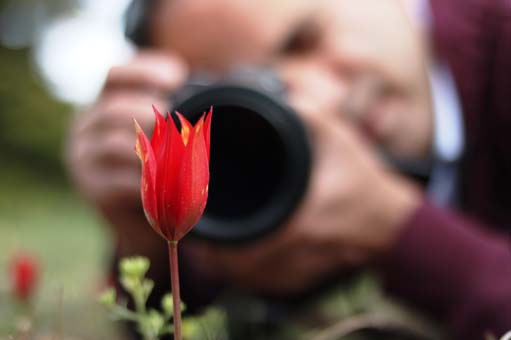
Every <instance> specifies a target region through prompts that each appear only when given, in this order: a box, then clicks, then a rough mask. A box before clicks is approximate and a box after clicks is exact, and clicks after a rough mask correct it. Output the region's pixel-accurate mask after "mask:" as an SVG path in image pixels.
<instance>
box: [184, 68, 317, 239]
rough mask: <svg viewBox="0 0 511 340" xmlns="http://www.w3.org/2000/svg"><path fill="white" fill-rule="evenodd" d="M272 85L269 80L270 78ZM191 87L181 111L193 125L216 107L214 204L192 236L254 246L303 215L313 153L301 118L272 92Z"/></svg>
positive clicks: (229, 84) (259, 87)
mask: <svg viewBox="0 0 511 340" xmlns="http://www.w3.org/2000/svg"><path fill="white" fill-rule="evenodd" d="M266 80H268V79H266ZM269 84H270V83H269V82H268V81H265V80H263V81H260V82H256V83H255V84H254V80H253V78H252V80H251V83H250V84H244V83H243V82H239V81H236V82H233V81H223V82H216V83H212V84H207V85H197V84H190V85H189V86H186V87H185V88H183V90H182V91H181V93H178V94H177V95H176V96H175V97H174V110H176V111H179V112H181V113H183V114H185V115H186V117H187V118H188V119H190V120H191V121H192V122H194V121H196V120H197V119H198V118H199V117H200V116H201V115H202V113H203V112H207V111H208V110H209V108H210V107H211V106H213V111H214V113H213V120H212V125H211V160H210V184H209V198H208V204H207V206H206V210H205V212H204V215H203V217H202V219H201V221H200V222H199V224H198V225H197V226H196V227H195V228H194V229H193V234H194V235H196V236H197V237H200V238H205V239H208V240H211V241H217V242H232V243H234V242H240V241H250V240H254V239H256V238H257V237H259V236H262V235H265V234H267V233H268V232H270V231H272V230H275V229H276V228H278V226H279V225H281V224H282V223H283V222H284V221H285V220H286V219H287V218H288V217H289V216H290V215H291V214H292V213H293V211H294V210H295V209H296V207H297V205H298V204H299V203H300V201H301V198H302V197H303V195H304V193H305V190H306V188H307V183H308V180H309V174H310V168H311V148H310V143H309V139H308V136H307V132H306V129H305V127H304V125H303V123H302V122H301V120H300V119H299V117H298V115H297V114H296V113H295V112H294V111H293V110H292V109H291V108H290V107H289V106H288V105H287V104H286V103H285V102H284V100H283V99H282V97H283V96H282V93H281V92H280V91H278V90H276V88H272V87H271V86H268V85H269Z"/></svg>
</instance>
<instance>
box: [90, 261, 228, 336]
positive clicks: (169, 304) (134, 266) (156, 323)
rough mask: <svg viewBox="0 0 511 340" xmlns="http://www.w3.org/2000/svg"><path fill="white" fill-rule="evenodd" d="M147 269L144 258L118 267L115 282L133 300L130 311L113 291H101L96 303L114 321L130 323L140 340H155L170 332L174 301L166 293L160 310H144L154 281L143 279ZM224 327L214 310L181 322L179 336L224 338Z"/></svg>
mask: <svg viewBox="0 0 511 340" xmlns="http://www.w3.org/2000/svg"><path fill="white" fill-rule="evenodd" d="M149 266H150V262H149V260H148V259H147V258H145V257H131V258H125V259H122V260H121V262H120V264H119V275H120V277H119V279H120V282H121V285H122V286H123V288H124V289H125V290H126V291H127V292H128V293H129V294H130V296H131V297H132V299H133V302H134V307H135V309H134V310H130V309H129V308H128V307H127V301H119V299H118V298H117V295H116V292H115V290H114V289H113V288H109V289H107V290H106V291H104V292H103V293H102V294H101V296H100V297H99V302H100V303H101V304H102V305H103V306H105V307H106V308H107V310H108V311H109V312H110V315H111V316H112V318H113V319H114V320H126V321H131V322H134V323H135V324H136V325H137V329H138V331H139V333H140V334H141V335H142V337H143V339H144V340H156V339H159V338H160V337H162V336H164V335H166V334H170V333H173V331H174V327H173V314H174V313H173V311H174V302H173V298H172V294H170V293H168V294H165V295H164V296H163V297H162V299H161V311H157V310H155V309H148V308H147V306H146V305H147V299H148V298H149V295H150V294H151V291H152V290H153V287H154V282H153V281H152V280H150V279H148V278H146V277H145V275H146V274H147V271H148V270H149ZM184 309H185V306H184V304H181V310H182V311H184ZM224 326H225V315H224V313H223V312H222V311H220V310H219V309H217V308H209V309H207V310H206V311H205V313H204V314H203V315H201V316H198V317H187V318H185V319H184V320H183V337H184V338H185V339H188V340H199V339H200V340H204V339H208V340H221V339H226V334H225V327H224Z"/></svg>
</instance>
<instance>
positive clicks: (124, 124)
mask: <svg viewBox="0 0 511 340" xmlns="http://www.w3.org/2000/svg"><path fill="white" fill-rule="evenodd" d="M186 77H187V69H186V67H185V65H184V64H183V63H182V62H181V61H180V60H179V59H178V58H177V57H172V56H168V55H163V54H157V53H156V52H143V53H140V54H139V55H137V56H136V57H135V58H134V59H133V60H132V61H131V62H130V63H129V64H127V65H124V66H119V67H114V68H112V69H111V71H110V73H109V75H108V78H107V81H106V84H105V87H104V89H103V92H102V93H101V96H100V97H99V99H98V101H97V102H96V103H95V104H94V105H93V106H92V107H91V108H90V109H89V110H88V111H86V112H83V113H82V114H80V115H79V116H78V117H77V119H76V120H75V122H74V125H73V126H72V129H71V131H70V134H69V143H68V150H67V160H68V164H69V169H70V172H71V175H72V177H73V179H74V180H75V182H76V184H77V186H78V188H79V189H80V190H81V191H82V193H83V194H84V195H85V196H86V197H87V198H88V199H89V200H90V201H91V202H92V203H93V204H94V205H96V206H98V207H99V208H100V209H101V211H102V212H103V213H104V214H105V216H106V218H107V219H108V220H109V222H110V223H111V224H112V225H113V226H114V228H115V229H116V231H117V233H118V235H116V237H117V238H118V239H119V242H120V243H121V248H122V247H123V244H126V245H125V247H124V248H125V249H126V251H127V252H133V251H134V249H131V250H128V249H129V248H130V247H131V245H130V244H131V243H133V244H135V243H139V244H140V245H142V244H144V243H146V244H147V243H151V242H149V241H148V242H143V241H141V238H142V239H144V238H147V239H148V240H149V239H150V240H153V239H154V235H151V233H152V234H154V233H153V232H152V230H150V228H149V227H147V228H144V227H145V225H144V224H146V222H145V219H144V216H143V214H142V210H141V208H140V207H141V203H140V164H139V161H138V159H137V157H136V155H135V152H134V150H133V147H134V144H135V130H134V127H133V118H136V119H137V121H138V122H139V123H140V124H141V126H142V127H143V128H144V129H145V130H146V131H147V132H148V133H149V129H150V128H151V127H152V125H153V119H154V114H153V112H152V109H151V105H153V104H154V105H156V106H157V107H158V108H159V109H160V110H166V109H168V105H169V103H168V102H167V100H168V97H169V94H170V93H171V92H172V91H174V90H175V89H176V88H178V87H180V86H181V85H182V83H183V82H184V80H185V79H186ZM130 230H131V232H130ZM144 235H146V236H144ZM128 243H129V244H128Z"/></svg>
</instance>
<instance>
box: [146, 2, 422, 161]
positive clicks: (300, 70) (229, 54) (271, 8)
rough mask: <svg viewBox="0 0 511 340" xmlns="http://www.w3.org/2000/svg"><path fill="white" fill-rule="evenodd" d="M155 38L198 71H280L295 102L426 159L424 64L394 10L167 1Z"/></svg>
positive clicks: (385, 5)
mask: <svg viewBox="0 0 511 340" xmlns="http://www.w3.org/2000/svg"><path fill="white" fill-rule="evenodd" d="M153 33H154V34H153V36H154V37H155V42H156V45H157V47H158V48H162V49H164V50H169V51H172V52H173V53H177V54H178V55H180V56H181V57H183V58H184V59H185V60H186V61H187V62H188V64H189V66H190V68H191V69H192V70H205V69H207V70H210V71H211V70H212V71H218V72H223V71H226V70H229V69H230V68H232V67H234V66H237V65H247V64H248V65H258V66H260V65H263V66H269V67H274V68H275V70H276V71H277V72H279V73H280V74H281V76H282V78H283V79H284V81H286V82H287V84H288V86H289V91H290V92H292V93H293V95H294V96H300V97H301V98H305V99H306V100H309V101H311V102H313V103H314V104H315V105H317V107H318V108H321V112H324V114H325V115H329V116H330V117H331V119H332V120H333V121H334V120H335V119H340V118H344V119H349V120H351V121H353V123H354V124H357V125H358V126H359V127H360V130H361V131H363V132H364V134H365V135H366V136H367V137H368V139H369V140H371V141H373V142H374V143H375V144H378V145H380V146H383V147H384V148H386V149H387V150H388V151H390V152H391V153H394V154H395V155H397V156H400V157H412V158H419V157H423V156H425V155H427V153H428V152H429V150H430V147H431V139H432V137H431V136H432V114H431V107H430V95H429V90H428V89H429V85H428V79H427V75H426V70H425V61H424V60H425V56H424V53H423V49H422V44H421V41H420V39H419V35H418V34H417V32H415V29H414V27H412V25H411V23H410V22H409V18H407V16H406V14H405V10H404V8H402V7H401V6H400V4H399V3H397V2H396V1H392V0H381V1H374V0H357V1H350V0H279V1H274V0H243V1H240V0H162V1H161V5H160V6H159V7H158V8H157V10H156V11H155V20H154V26H153Z"/></svg>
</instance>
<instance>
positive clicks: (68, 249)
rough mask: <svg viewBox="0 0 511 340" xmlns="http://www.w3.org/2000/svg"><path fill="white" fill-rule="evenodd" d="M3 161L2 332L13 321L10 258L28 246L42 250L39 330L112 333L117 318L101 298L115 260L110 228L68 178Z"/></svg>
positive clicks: (96, 335)
mask: <svg viewBox="0 0 511 340" xmlns="http://www.w3.org/2000/svg"><path fill="white" fill-rule="evenodd" d="M2 166H3V169H1V170H0V178H1V180H0V249H1V251H0V288H1V289H2V290H3V294H2V295H0V338H4V337H5V336H6V335H7V334H6V333H8V332H9V331H10V329H12V326H13V324H12V323H13V322H12V319H11V318H10V317H9V316H12V314H13V313H14V309H13V304H12V301H10V299H9V298H8V297H9V294H7V293H6V291H7V290H8V282H9V280H8V263H9V260H10V259H11V258H12V256H13V255H14V254H16V253H17V252H20V251H27V252H30V253H32V254H34V255H35V256H37V258H38V259H39V262H40V265H41V273H42V276H41V282H40V285H39V288H38V290H37V294H36V296H35V299H34V313H35V316H34V322H35V325H34V328H35V329H36V330H37V333H39V334H53V333H55V331H56V330H57V329H59V328H62V333H63V334H64V335H65V336H64V337H63V338H65V339H67V338H76V339H112V338H113V337H114V335H113V333H112V332H113V327H112V325H113V324H112V323H111V322H110V321H109V320H107V317H106V315H105V313H104V311H103V310H102V309H101V307H100V306H98V305H97V303H96V296H97V295H98V293H99V291H100V290H101V289H102V286H103V284H104V282H105V279H104V277H105V272H106V271H107V268H108V265H109V255H108V254H109V252H108V247H109V243H110V240H109V234H108V232H107V231H108V228H106V227H105V226H104V225H103V223H102V222H101V220H100V219H99V218H98V217H97V216H96V215H95V213H94V212H93V209H91V208H89V207H87V206H86V205H85V204H84V203H83V202H82V201H80V199H79V198H78V197H77V196H76V195H75V194H73V193H72V191H71V190H70V189H69V188H68V186H67V185H65V184H63V183H62V182H63V181H61V182H57V183H55V181H45V179H44V178H34V176H33V175H32V174H30V173H24V172H23V170H22V169H6V168H5V167H4V165H2ZM60 299H62V302H63V303H62V307H59V300H60ZM59 324H60V325H61V326H59ZM114 338H115V337H114Z"/></svg>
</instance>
